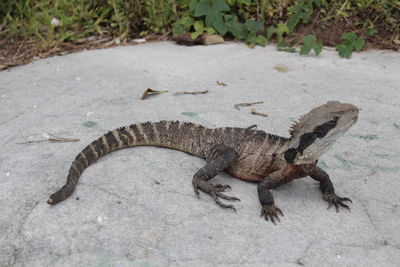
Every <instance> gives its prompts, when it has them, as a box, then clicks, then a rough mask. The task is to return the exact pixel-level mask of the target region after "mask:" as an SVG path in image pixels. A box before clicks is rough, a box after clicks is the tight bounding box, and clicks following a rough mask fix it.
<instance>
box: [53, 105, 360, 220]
mask: <svg viewBox="0 0 400 267" xmlns="http://www.w3.org/2000/svg"><path fill="white" fill-rule="evenodd" d="M358 113H359V108H357V107H356V106H354V105H352V104H347V103H340V102H338V101H328V102H327V103H326V104H323V105H320V106H318V107H316V108H313V109H312V110H311V111H310V112H309V113H307V114H305V115H303V116H301V117H300V119H299V120H298V121H297V122H295V123H294V124H293V125H292V126H291V128H290V130H289V132H290V137H281V136H277V135H274V134H269V133H266V132H264V131H261V130H255V129H252V127H253V126H251V127H249V128H235V127H224V128H212V129H210V128H206V127H203V126H202V125H199V124H194V123H191V122H182V121H159V122H144V123H137V124H131V125H128V126H124V127H120V128H117V129H115V130H112V131H109V132H108V133H106V134H104V135H102V136H101V137H99V138H98V139H96V140H95V141H93V142H92V143H91V144H89V145H88V146H86V147H85V148H84V149H83V150H82V151H81V152H80V153H79V154H78V155H77V156H76V158H75V160H74V161H73V162H72V164H71V168H70V170H69V174H68V177H67V181H66V184H65V185H64V186H63V187H62V188H61V189H59V190H58V191H57V192H55V193H54V194H52V195H51V196H50V198H49V199H48V201H47V203H49V204H56V203H58V202H60V201H63V200H65V199H66V198H68V197H69V196H70V195H71V194H72V193H73V192H74V190H75V187H76V186H77V183H78V180H79V177H80V176H81V174H82V172H83V171H84V170H85V169H86V168H87V167H88V166H89V165H91V164H92V163H94V162H95V161H96V160H98V159H99V158H101V157H102V156H104V155H105V154H108V153H110V152H112V151H115V150H118V149H122V148H127V147H133V146H159V147H165V148H170V149H175V150H179V151H183V152H186V153H188V154H192V155H194V156H197V157H200V158H203V159H205V160H206V162H207V163H206V165H205V166H204V167H202V168H200V169H199V170H198V171H197V172H196V173H195V174H194V176H193V179H192V184H193V188H194V192H195V195H197V197H199V195H200V191H202V192H204V193H206V194H208V195H209V196H211V198H212V199H213V200H214V201H215V203H216V204H218V205H219V206H221V207H222V208H226V209H233V210H234V211H235V212H236V209H235V207H234V206H233V205H228V204H226V203H224V202H222V201H221V199H224V200H227V201H239V200H240V199H238V198H236V197H233V196H228V195H226V193H225V192H224V191H225V190H226V189H228V188H229V189H230V186H229V185H222V184H213V183H211V182H210V180H211V179H212V178H213V177H215V176H216V175H217V174H219V173H221V172H223V171H225V172H227V173H228V174H230V175H231V176H233V177H235V178H238V179H241V180H245V181H251V182H256V183H258V185H257V192H258V197H259V201H260V204H261V217H264V218H265V220H267V221H268V220H270V221H271V222H273V223H275V224H276V221H280V219H279V216H283V212H282V211H281V209H280V208H279V207H278V206H277V205H276V204H275V201H274V198H273V195H272V193H271V191H270V190H271V189H273V188H275V187H277V186H279V185H281V184H284V183H288V182H290V181H292V180H294V179H299V178H303V177H306V176H310V177H311V178H312V179H314V180H316V181H318V182H319V185H320V191H321V192H322V196H323V199H324V200H325V201H327V202H328V204H329V205H328V208H330V207H331V206H332V205H334V206H335V208H336V211H337V212H338V211H339V207H340V206H341V207H344V208H346V209H348V210H350V207H349V206H348V205H347V204H345V202H351V203H352V201H351V200H350V199H349V198H346V197H339V196H338V195H336V193H335V189H334V186H333V183H332V181H331V180H330V178H329V175H328V174H327V173H326V172H325V171H324V170H323V169H321V168H320V167H319V166H317V162H318V159H319V158H320V157H321V155H322V154H324V153H325V152H327V151H328V150H329V148H330V147H331V146H332V145H333V144H334V143H335V141H336V140H337V139H338V137H340V136H342V135H343V133H344V132H346V131H347V130H348V129H349V128H350V127H351V126H352V125H354V124H355V123H356V122H357V120H358Z"/></svg>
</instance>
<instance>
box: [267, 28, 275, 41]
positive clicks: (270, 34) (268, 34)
mask: <svg viewBox="0 0 400 267" xmlns="http://www.w3.org/2000/svg"><path fill="white" fill-rule="evenodd" d="M276 32H277V28H276V27H275V26H269V27H268V30H267V39H268V40H271V37H272V35H273V34H274V33H276Z"/></svg>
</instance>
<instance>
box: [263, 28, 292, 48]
mask: <svg viewBox="0 0 400 267" xmlns="http://www.w3.org/2000/svg"><path fill="white" fill-rule="evenodd" d="M289 33H290V31H289V28H288V26H287V25H286V24H284V23H279V24H278V26H276V27H275V26H270V27H269V28H268V30H267V38H268V40H270V39H271V38H272V36H273V35H276V36H277V38H278V45H279V44H283V43H284V41H283V35H284V34H289Z"/></svg>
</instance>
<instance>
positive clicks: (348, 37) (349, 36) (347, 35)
mask: <svg viewBox="0 0 400 267" xmlns="http://www.w3.org/2000/svg"><path fill="white" fill-rule="evenodd" d="M341 38H342V39H344V40H349V41H353V40H355V39H357V38H358V36H357V35H356V34H355V33H354V32H348V33H345V34H343V35H342V37H341Z"/></svg>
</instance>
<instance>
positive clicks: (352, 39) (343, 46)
mask: <svg viewBox="0 0 400 267" xmlns="http://www.w3.org/2000/svg"><path fill="white" fill-rule="evenodd" d="M341 38H342V39H343V40H344V41H343V42H341V43H340V44H339V45H338V46H336V50H337V51H338V52H339V55H340V56H341V57H344V58H350V57H351V54H352V53H353V51H354V50H356V51H360V50H361V49H362V48H363V47H364V39H363V38H360V37H358V36H357V35H356V34H355V33H353V32H348V33H345V34H343V35H342V37H341Z"/></svg>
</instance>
